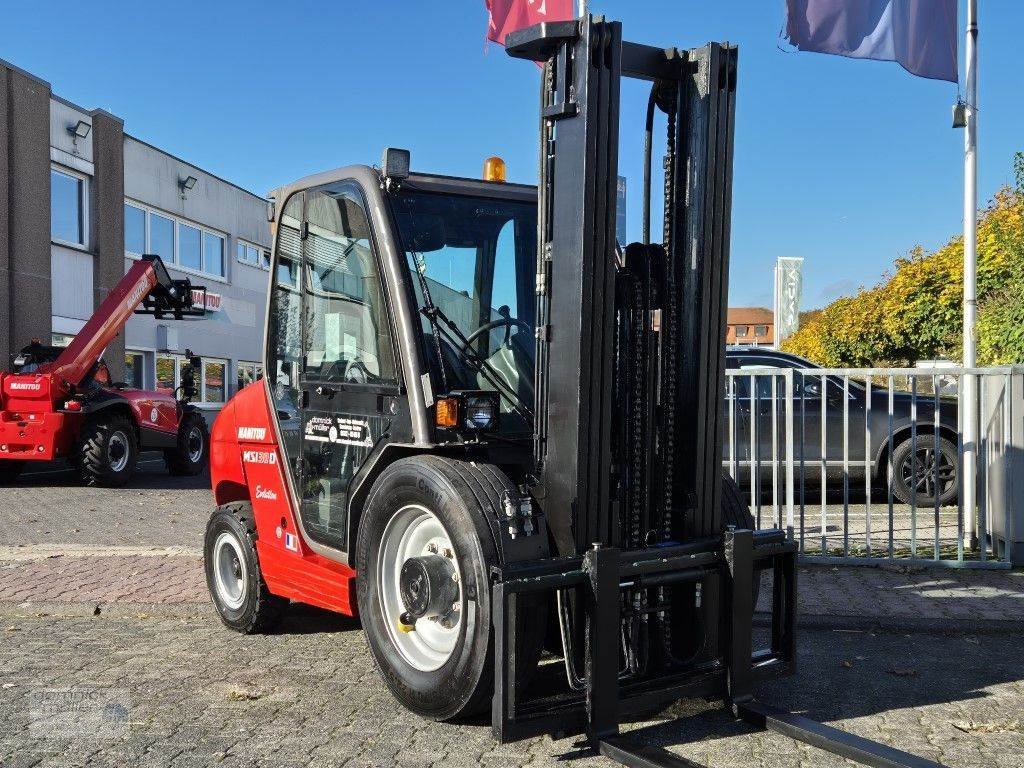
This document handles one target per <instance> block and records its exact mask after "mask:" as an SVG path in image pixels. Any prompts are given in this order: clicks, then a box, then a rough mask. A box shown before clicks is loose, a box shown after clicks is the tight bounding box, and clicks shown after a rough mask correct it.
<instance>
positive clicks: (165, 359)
mask: <svg viewBox="0 0 1024 768" xmlns="http://www.w3.org/2000/svg"><path fill="white" fill-rule="evenodd" d="M177 381H178V371H177V364H176V363H175V359H174V358H173V357H170V356H168V355H157V358H156V391H157V392H163V393H164V394H165V395H173V394H174V390H175V389H177V388H178V384H177Z"/></svg>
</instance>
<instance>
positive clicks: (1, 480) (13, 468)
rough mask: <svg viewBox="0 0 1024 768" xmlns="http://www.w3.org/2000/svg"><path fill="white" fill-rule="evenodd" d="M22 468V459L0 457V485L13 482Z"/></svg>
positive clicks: (23, 464) (23, 466)
mask: <svg viewBox="0 0 1024 768" xmlns="http://www.w3.org/2000/svg"><path fill="white" fill-rule="evenodd" d="M24 468H25V462H24V461H14V460H12V459H0V485H10V484H11V483H13V482H14V481H15V480H17V479H18V476H19V475H21V471H22V470H23V469H24Z"/></svg>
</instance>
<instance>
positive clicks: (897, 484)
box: [892, 434, 960, 507]
mask: <svg viewBox="0 0 1024 768" xmlns="http://www.w3.org/2000/svg"><path fill="white" fill-rule="evenodd" d="M892 466H893V488H892V490H893V494H894V495H895V496H896V498H897V499H899V500H900V501H902V502H903V503H904V504H913V503H915V502H916V504H917V506H919V507H934V506H935V501H936V497H938V502H939V506H946V505H948V504H952V503H953V502H954V501H956V497H957V493H958V490H959V489H958V485H959V482H960V478H959V476H958V474H957V450H956V446H955V445H953V443H951V442H950V441H949V440H947V439H946V438H944V437H940V438H939V448H938V450H937V451H936V449H935V436H934V435H928V434H921V435H918V436H917V445H916V450H915V445H914V441H913V440H911V439H909V438H908V439H906V440H904V441H903V442H902V443H900V444H899V445H897V446H896V450H895V451H893V454H892Z"/></svg>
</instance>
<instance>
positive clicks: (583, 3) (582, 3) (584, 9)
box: [580, 0, 587, 19]
mask: <svg viewBox="0 0 1024 768" xmlns="http://www.w3.org/2000/svg"><path fill="white" fill-rule="evenodd" d="M586 17H587V0H580V18H581V19H585V18H586Z"/></svg>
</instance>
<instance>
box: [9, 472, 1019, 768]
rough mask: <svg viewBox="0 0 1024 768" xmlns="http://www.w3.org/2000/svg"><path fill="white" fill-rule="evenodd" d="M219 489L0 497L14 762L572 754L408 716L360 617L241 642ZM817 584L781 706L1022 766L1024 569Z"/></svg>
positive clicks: (781, 757)
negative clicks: (210, 582)
mask: <svg viewBox="0 0 1024 768" xmlns="http://www.w3.org/2000/svg"><path fill="white" fill-rule="evenodd" d="M206 483H207V480H206V479H205V478H197V479H189V480H184V481H183V480H182V479H180V478H169V477H168V476H167V475H166V474H165V473H164V472H163V470H162V467H160V466H159V465H155V466H153V467H150V468H149V469H147V470H145V471H143V472H142V473H141V474H140V476H139V477H138V478H137V481H136V482H135V483H134V484H133V486H132V487H131V488H130V489H127V490H125V491H122V492H118V493H115V494H111V493H110V492H109V491H102V490H97V489H86V488H81V487H80V486H78V485H77V484H75V483H74V482H73V479H72V478H70V477H69V473H67V472H66V470H61V469H60V468H57V469H56V472H55V474H49V475H47V474H40V475H30V476H28V478H27V482H26V483H23V484H22V485H21V486H20V487H18V488H8V489H0V766H4V768H6V767H7V766H26V767H27V766H36V765H46V766H77V765H81V766H84V765H96V766H118V768H123V767H124V766H134V765H145V766H199V765H217V764H222V765H228V766H268V767H269V766H298V765H303V766H306V765H310V766H328V765H332V766H333V765H345V766H352V767H353V768H359V767H360V766H375V767H376V766H453V767H455V768H458V767H459V766H485V767H487V768H490V767H491V766H531V767H533V766H546V765H556V764H557V758H558V756H559V755H562V754H564V753H567V752H569V751H570V750H571V749H572V746H573V740H572V739H561V740H554V741H553V740H551V739H549V738H544V739H535V740H530V741H526V742H522V743H518V744H512V745H503V746H502V745H497V744H495V743H494V742H493V741H492V739H491V735H490V729H489V728H488V727H487V726H486V724H483V723H469V724H458V725H450V724H448V725H445V724H437V723H430V722H427V721H424V720H421V719H420V718H418V717H416V716H414V715H412V714H410V713H408V712H406V711H404V710H402V709H401V707H399V706H398V705H397V704H396V703H395V701H394V700H393V699H392V698H391V697H390V695H389V694H388V693H387V691H386V689H385V688H384V687H383V685H382V684H381V683H380V681H379V679H378V677H377V675H376V673H375V671H374V669H373V665H372V660H371V657H370V655H369V653H368V651H367V649H366V645H365V641H364V639H363V636H362V633H361V632H360V631H359V630H358V625H357V623H356V622H354V621H352V620H349V619H345V618H343V617H339V616H335V615H332V614H328V613H325V612H322V611H318V610H316V609H312V608H307V607H302V606H293V607H292V608H291V609H290V611H289V614H288V616H287V618H286V619H285V622H284V624H283V626H282V627H281V629H280V631H279V632H277V633H276V634H274V635H269V636H261V637H243V636H239V635H237V634H235V633H232V632H230V631H228V630H226V629H225V628H224V627H223V626H222V625H221V624H220V622H219V621H218V620H217V618H216V616H215V614H214V612H213V609H212V607H211V606H210V604H209V598H208V597H207V593H206V587H205V583H204V578H203V571H202V561H201V552H200V549H199V547H200V546H201V536H202V530H203V527H204V525H205V521H206V517H207V515H208V513H209V508H210V506H211V505H212V501H211V498H210V494H209V491H208V489H207V486H206ZM799 579H800V600H801V606H800V607H801V616H802V620H803V622H804V626H805V629H803V630H802V631H801V633H800V640H799V644H798V647H799V664H798V672H797V675H796V677H794V678H791V679H787V680H784V681H773V682H771V683H767V684H765V685H764V686H763V687H762V689H761V691H760V694H761V696H762V698H763V699H765V700H767V701H770V702H772V703H775V704H777V705H779V706H783V707H786V708H789V709H792V710H794V711H798V712H807V713H809V714H810V716H812V717H815V718H816V719H819V720H824V721H826V722H832V723H834V724H836V725H838V726H839V727H842V728H844V729H847V730H850V731H853V732H856V733H859V734H862V735H865V736H868V737H870V738H873V739H877V740H881V741H884V742H886V743H889V744H893V745H895V746H898V747H901V748H903V749H906V750H909V751H911V752H914V753H917V754H920V755H922V756H925V757H928V758H931V759H933V760H939V761H940V762H942V763H943V764H944V765H948V766H951V767H953V766H956V767H961V768H974V767H975V766H978V767H980V766H986V767H988V766H994V767H995V768H1011V767H1013V768H1022V767H1024V726H1022V723H1024V661H1022V659H1024V573H1007V572H984V573H981V572H960V571H947V570H922V569H915V570H911V571H905V570H900V569H876V568H842V569H840V568H827V567H810V568H801V569H800V575H799ZM766 587H767V585H765V587H764V588H763V589H762V596H763V597H764V596H767V595H768V594H770V590H768V589H767V588H766ZM764 607H766V606H765V605H764V601H762V608H764ZM97 608H99V611H98V613H97ZM865 617H867V619H869V620H868V621H867V622H866V623H865V622H863V621H860V622H857V621H852V620H854V619H858V618H859V619H863V618H865ZM876 624H877V625H878V628H876V627H875V625H876ZM69 688H70V689H73V690H72V691H70V692H67V690H66V689H69ZM54 689H63V690H64V692H61V693H48V692H50V691H53V690H54ZM53 697H57V698H53ZM55 701H56V702H58V703H59V704H60V706H58V707H57V709H56V710H53V709H52V702H55ZM82 701H85V702H87V703H88V702H96V701H99V702H102V703H103V704H104V706H103V709H102V711H100V712H99V714H98V715H97V713H96V712H95V711H94V710H95V709H96V707H94V708H93V710H90V709H89V707H88V706H86V707H85V711H84V717H86V718H88V717H89V716H93V719H92V720H83V721H80V722H78V723H77V726H78V731H77V732H76V734H75V735H73V736H72V735H69V734H68V733H67V731H66V730H65V731H64V732H63V735H62V731H61V730H60V728H59V726H61V724H62V723H63V724H64V726H68V725H69V723H70V724H71V725H76V723H74V721H70V720H67V719H65V720H61V719H60V718H61V717H62V716H65V717H66V715H62V714H61V713H66V710H67V708H68V707H69V706H75V707H78V708H79V709H78V711H79V712H80V713H81V711H82V709H81V707H82V704H81V702H82ZM46 702H50V703H51V709H47V708H46ZM69 702H70V703H69ZM98 706H99V705H97V707H98ZM62 707H63V708H62ZM53 711H56V712H57V716H56V718H54V716H53V715H52V712H53ZM46 712H50V713H51V716H50V719H46V718H45V717H44V714H45V713H46ZM676 718H679V719H676ZM670 721H671V722H670ZM83 723H85V724H86V725H87V726H88V727H85V726H83ZM626 727H627V728H628V729H632V730H635V731H636V732H637V733H636V735H637V736H638V738H640V739H641V740H643V741H645V742H647V743H650V744H653V745H659V746H668V745H677V746H671V750H672V751H673V752H676V753H678V754H680V755H682V756H685V757H688V758H690V759H693V760H697V761H700V762H702V763H704V764H706V765H709V766H715V767H716V768H717V767H719V766H721V767H723V768H733V767H735V768H739V767H740V766H743V767H744V768H755V767H760V766H764V767H765V768H769V767H771V768H775V767H776V766H781V767H783V768H786V767H788V766H801V768H804V767H806V768H819V767H821V768H831V767H832V766H839V765H851V764H850V763H846V762H844V761H842V760H840V759H838V758H835V757H833V756H830V755H828V754H826V753H824V752H821V751H819V750H815V749H812V748H810V747H806V746H803V745H799V744H797V743H796V742H794V741H792V740H790V739H787V738H784V737H781V736H777V735H774V734H765V733H753V732H751V730H750V729H749V728H747V727H745V726H742V725H740V724H737V723H735V722H734V721H732V719H731V718H729V717H727V716H726V715H725V714H724V713H723V712H722V710H721V708H720V706H719V705H715V704H706V703H704V702H683V703H680V704H678V705H676V706H674V707H672V708H670V709H669V710H667V711H665V712H663V713H659V714H658V715H657V716H651V718H650V719H649V720H645V721H641V722H637V723H633V724H630V725H628V726H626ZM574 765H579V766H581V768H590V766H609V765H611V763H610V762H609V761H607V760H604V759H603V758H584V759H580V760H578V761H576V762H575V763H574Z"/></svg>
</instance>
